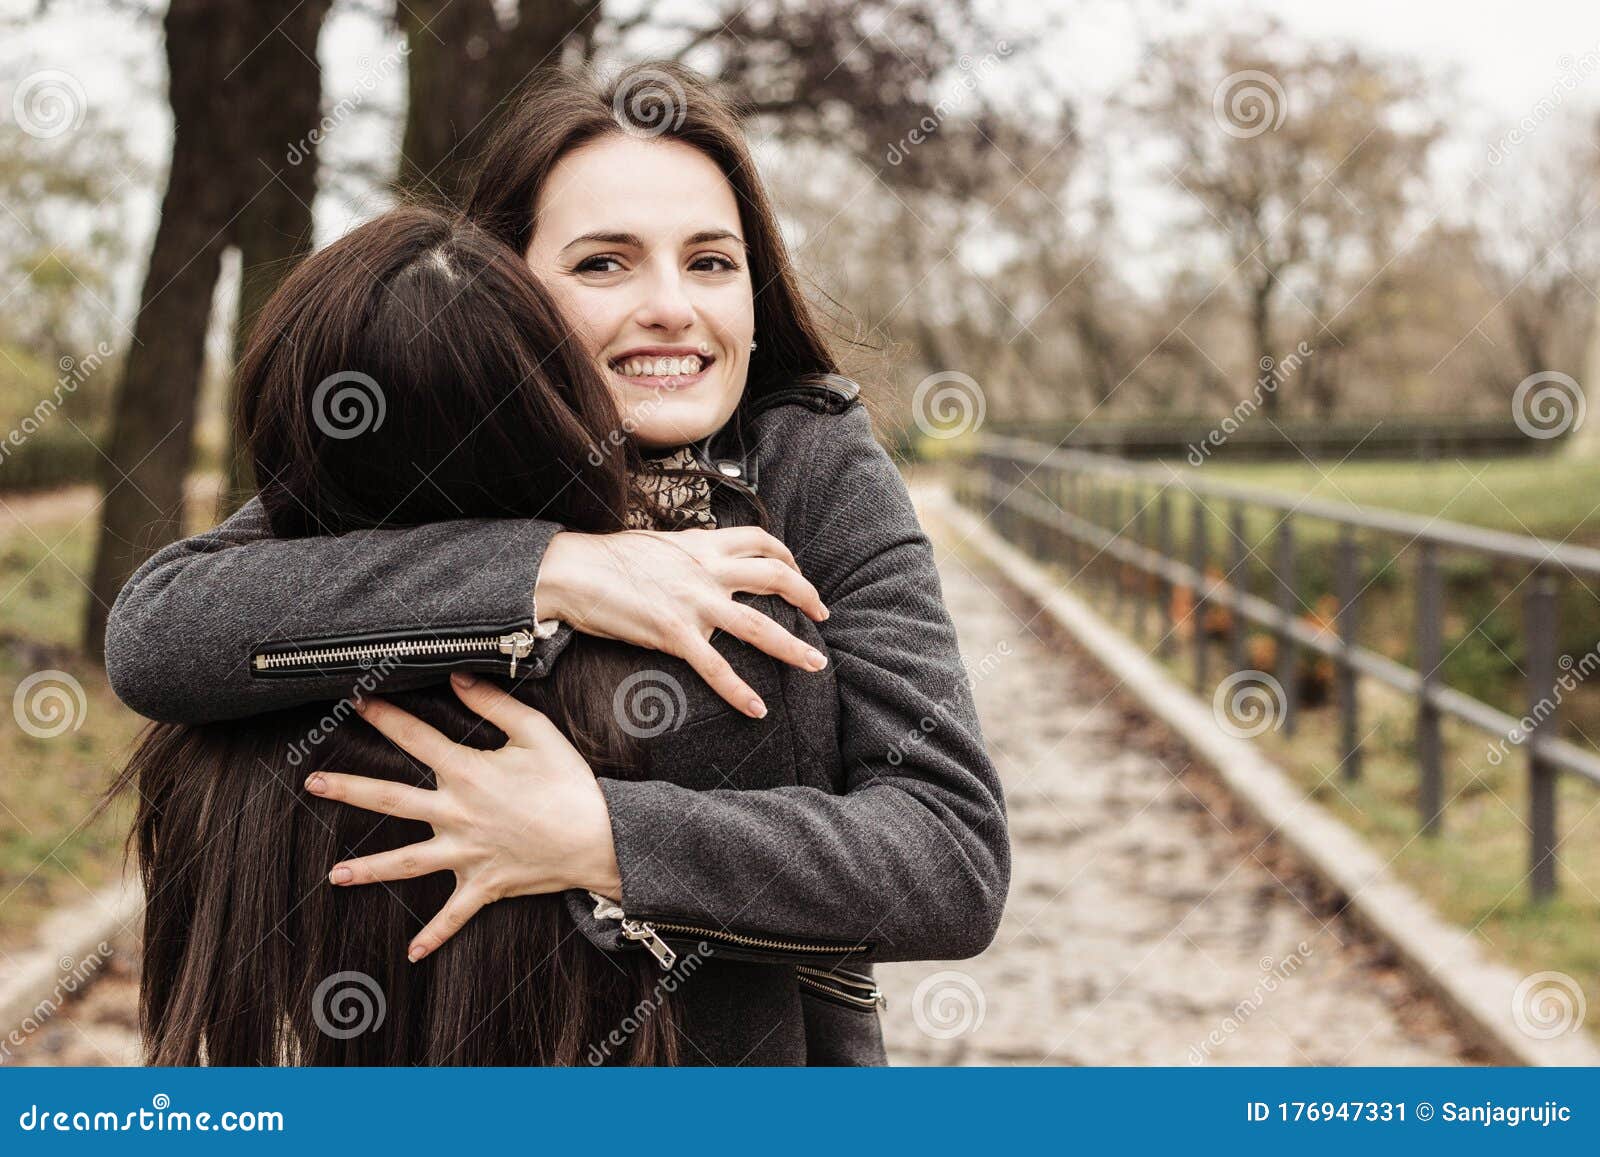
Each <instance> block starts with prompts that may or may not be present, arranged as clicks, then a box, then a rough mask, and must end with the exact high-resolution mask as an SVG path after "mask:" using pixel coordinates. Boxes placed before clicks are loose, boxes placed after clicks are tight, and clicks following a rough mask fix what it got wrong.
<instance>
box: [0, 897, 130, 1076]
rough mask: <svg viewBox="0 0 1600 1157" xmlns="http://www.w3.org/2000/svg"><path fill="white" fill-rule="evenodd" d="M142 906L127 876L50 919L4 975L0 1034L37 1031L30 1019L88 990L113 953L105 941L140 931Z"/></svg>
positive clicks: (51, 1012) (0, 991)
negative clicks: (29, 946) (130, 930)
mask: <svg viewBox="0 0 1600 1157" xmlns="http://www.w3.org/2000/svg"><path fill="white" fill-rule="evenodd" d="M143 904H144V897H143V895H142V893H141V891H140V889H139V886H138V884H137V883H136V882H134V881H132V880H126V879H125V880H122V881H121V882H119V883H116V884H113V885H111V886H109V887H107V888H104V889H102V890H101V891H99V892H97V893H95V894H94V895H93V896H91V897H90V898H89V899H88V900H86V901H84V902H83V903H82V904H79V905H77V906H76V907H74V908H68V909H64V910H62V911H58V912H53V913H51V914H50V915H49V916H48V917H46V918H45V920H44V922H43V923H42V924H40V926H39V930H38V932H37V934H36V936H35V941H36V943H35V945H34V947H32V948H29V949H26V950H24V951H22V952H19V953H16V954H14V955H13V956H12V958H11V959H12V966H10V967H7V969H6V970H5V973H4V975H0V1034H9V1033H12V1032H16V1031H23V1032H25V1033H27V1032H32V1031H33V1028H36V1027H37V1025H36V1024H35V1025H33V1026H32V1027H28V1025H27V1022H29V1021H37V1022H41V1023H42V1022H43V1021H44V1020H46V1019H48V1018H49V1017H50V1016H53V1015H54V1014H55V1012H56V1011H57V1009H58V1007H59V1005H60V1004H61V1003H63V1001H64V999H65V998H66V997H67V996H68V995H69V994H71V993H74V992H79V991H82V990H83V989H84V988H87V987H88V986H89V984H91V983H92V982H93V980H94V976H95V974H96V973H98V972H99V971H100V969H101V968H103V967H104V964H105V960H106V957H107V956H108V955H109V953H108V952H107V951H105V950H104V949H102V947H101V945H103V944H105V945H109V944H111V943H112V942H113V941H115V940H116V939H117V938H119V937H120V936H122V935H123V934H124V933H125V932H126V931H127V930H128V929H129V928H132V929H134V930H135V931H137V929H138V921H139V917H140V912H141V909H142V907H143ZM6 1039H7V1038H6V1037H4V1036H0V1044H4V1043H5V1040H6Z"/></svg>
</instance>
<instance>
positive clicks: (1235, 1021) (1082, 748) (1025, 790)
mask: <svg viewBox="0 0 1600 1157" xmlns="http://www.w3.org/2000/svg"><path fill="white" fill-rule="evenodd" d="M930 532H931V533H932V534H933V535H934V538H935V541H936V543H937V544H938V546H939V553H940V554H941V556H942V558H941V563H940V572H941V575H942V579H943V583H944V592H945V598H946V601H947V602H948V604H949V606H950V610H951V613H952V615H953V616H954V618H955V620H956V623H957V627H958V630H959V633H960V638H961V649H962V653H963V655H964V657H965V658H966V661H967V668H968V672H969V675H970V676H971V677H972V680H973V694H974V696H975V697H976V699H977V703H978V711H979V715H980V717H981V719H982V722H983V727H984V735H985V738H986V739H987V741H988V743H989V747H990V750H991V752H992V753H993V755H994V758H995V761H996V763H997V764H998V766H999V768H1000V771H1001V775H1002V777H1003V781H1004V784H1005V789H1006V797H1007V805H1008V808H1009V813H1010V823H1011V834H1012V847H1013V859H1014V866H1013V874H1012V885H1011V895H1010V899H1009V902H1008V905H1007V910H1006V915H1005V918H1004V920H1003V922H1002V924H1001V927H1000V932H999V935H998V936H997V938H996V940H995V943H994V944H993V945H992V946H991V947H990V949H989V950H988V951H987V952H985V953H984V954H983V955H982V956H981V957H979V958H978V959H976V960H970V961H963V962H953V963H949V964H928V963H915V964H896V965H887V966H884V967H883V968H881V969H880V970H879V976H880V983H881V985H882V987H883V989H884V991H885V993H886V994H887V996H888V999H889V1008H888V1011H887V1014H886V1020H885V1028H886V1032H887V1035H888V1038H889V1045H890V1055H891V1059H892V1060H893V1061H894V1062H896V1063H901V1064H918V1063H921V1064H929V1063H934V1064H1013V1063H1022V1064H1082V1065H1148V1064H1160V1065H1184V1064H1195V1063H1213V1064H1229V1065H1244V1064H1260V1065H1296V1064H1307V1065H1309V1064H1331V1065H1393V1064H1452V1063H1459V1062H1461V1061H1463V1060H1469V1059H1474V1058H1472V1057H1470V1056H1469V1055H1468V1054H1466V1053H1465V1052H1464V1049H1463V1046H1462V1044H1461V1042H1460V1041H1459V1040H1458V1038H1457V1037H1456V1035H1455V1033H1454V1032H1453V1031H1451V1029H1450V1028H1449V1027H1448V1025H1447V1023H1446V1022H1445V1021H1444V1019H1443V1017H1442V1015H1441V1014H1440V1012H1439V1010H1438V1009H1437V1007H1436V1006H1434V1005H1433V1004H1432V1002H1431V1001H1429V1000H1427V999H1425V998H1422V997H1420V996H1419V995H1418V994H1417V990H1416V989H1415V987H1414V986H1413V985H1412V984H1411V983H1410V982H1409V981H1408V980H1407V978H1406V977H1405V976H1404V974H1402V973H1400V972H1398V971H1397V970H1396V969H1394V968H1393V967H1392V966H1389V965H1387V964H1385V963H1384V961H1383V959H1382V957H1383V954H1382V952H1381V951H1379V950H1378V949H1377V948H1375V947H1374V946H1372V945H1370V944H1369V943H1367V942H1366V941H1364V940H1363V939H1362V938H1361V937H1360V936H1359V935H1358V934H1357V933H1356V932H1355V931H1354V930H1352V929H1351V928H1350V927H1349V926H1348V925H1346V924H1345V923H1344V922H1343V921H1341V920H1337V919H1336V920H1334V921H1333V922H1332V923H1329V922H1328V921H1329V918H1330V915H1331V912H1332V908H1331V906H1330V905H1329V903H1328V901H1327V900H1326V899H1319V898H1318V897H1317V896H1316V892H1317V888H1316V886H1315V885H1314V884H1313V883H1312V882H1310V881H1307V880H1304V879H1301V878H1299V877H1298V876H1297V875H1296V873H1295V869H1294V867H1293V865H1291V864H1287V863H1284V862H1282V859H1281V856H1276V855H1274V854H1273V853H1272V852H1271V850H1270V849H1269V848H1267V847H1264V846H1262V845H1261V844H1260V837H1259V833H1256V834H1251V833H1248V832H1245V831H1242V830H1241V831H1238V832H1235V831H1232V830H1229V828H1228V826H1227V825H1226V824H1225V823H1224V822H1223V821H1224V819H1226V818H1228V817H1227V812H1228V805H1227V802H1226V799H1225V798H1224V797H1222V796H1221V795H1220V793H1219V791H1218V790H1217V789H1216V787H1215V786H1214V784H1213V783H1212V782H1211V781H1210V780H1209V779H1208V777H1206V775H1205V774H1204V773H1203V771H1202V770H1200V769H1188V770H1186V768H1188V763H1189V760H1188V757H1187V755H1186V754H1185V753H1184V751H1183V750H1182V749H1181V747H1179V746H1178V745H1177V743H1176V741H1174V740H1173V739H1171V738H1170V736H1168V735H1167V734H1166V733H1165V732H1164V731H1163V730H1162V729H1161V728H1159V727H1157V726H1155V725H1154V724H1152V723H1151V722H1150V721H1149V720H1148V719H1147V718H1145V717H1143V716H1142V715H1141V714H1140V712H1139V711H1138V709H1137V707H1136V706H1135V705H1134V704H1133V703H1132V702H1131V701H1130V700H1125V699H1123V698H1122V697H1121V696H1120V695H1119V694H1116V693H1115V689H1114V686H1113V684H1112V683H1111V682H1110V681H1109V680H1108V679H1107V678H1106V677H1105V676H1104V675H1103V674H1102V673H1101V672H1100V670H1099V669H1098V668H1097V667H1096V666H1094V664H1093V663H1092V662H1090V661H1089V660H1088V659H1087V658H1086V657H1085V656H1084V655H1083V654H1082V653H1080V652H1078V651H1077V650H1076V649H1075V648H1073V647H1071V646H1070V645H1069V644H1068V643H1067V642H1065V641H1064V640H1063V639H1057V638H1041V637H1040V634H1043V633H1044V632H1045V630H1046V624H1045V621H1044V620H1042V619H1038V618H1034V617H1033V616H1032V614H1031V612H1030V611H1029V610H1028V609H1027V608H1020V609H1018V608H1017V607H1016V606H1013V605H1008V601H1010V600H1011V599H1012V596H1010V595H1009V594H1005V595H1003V594H1002V593H1001V592H1003V591H1005V588H1004V586H1003V584H1002V583H1001V581H1000V579H999V577H998V576H997V575H995V574H994V573H992V572H989V573H985V572H984V571H983V570H982V569H981V566H982V564H981V563H980V562H978V560H975V559H972V558H969V557H965V556H964V555H963V554H962V553H961V552H960V551H959V549H958V551H957V553H955V554H951V553H950V548H951V547H952V546H957V547H958V546H959V544H955V543H953V542H951V541H949V538H948V536H946V535H944V534H942V533H941V531H940V528H939V527H938V526H937V525H936V524H935V525H932V526H930ZM974 567H977V568H979V569H976V570H975V569H973V568H974ZM1036 631H1037V632H1039V634H1036V633H1035V632H1036ZM1175 773H1178V774H1175ZM980 1017H981V1020H980Z"/></svg>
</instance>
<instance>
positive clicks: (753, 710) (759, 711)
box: [750, 699, 767, 719]
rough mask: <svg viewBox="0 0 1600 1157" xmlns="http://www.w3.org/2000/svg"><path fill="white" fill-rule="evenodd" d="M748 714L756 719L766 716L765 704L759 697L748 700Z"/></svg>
mask: <svg viewBox="0 0 1600 1157" xmlns="http://www.w3.org/2000/svg"><path fill="white" fill-rule="evenodd" d="M750 714H751V715H753V716H755V717H756V718H757V719H765V718H766V717H767V705H766V704H765V703H763V702H761V700H759V699H752V700H750Z"/></svg>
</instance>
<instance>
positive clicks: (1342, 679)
mask: <svg viewBox="0 0 1600 1157" xmlns="http://www.w3.org/2000/svg"><path fill="white" fill-rule="evenodd" d="M1360 576H1361V556H1360V554H1359V548H1358V547H1357V546H1356V535H1355V528H1353V527H1351V526H1350V525H1348V524H1344V525H1341V526H1340V527H1339V555H1338V558H1337V559H1336V560H1335V569H1334V580H1333V581H1334V588H1335V590H1334V593H1335V596H1336V597H1337V598H1338V600H1339V647H1340V657H1339V735H1340V744H1339V747H1340V751H1341V753H1342V759H1341V763H1342V764H1343V765H1344V778H1345V779H1346V780H1351V781H1353V780H1357V779H1360V778H1361V732H1360V727H1361V716H1360V710H1359V708H1360V704H1359V702H1358V701H1357V699H1356V694H1357V687H1356V669H1355V666H1354V664H1352V663H1351V662H1350V653H1351V651H1353V650H1354V649H1355V648H1356V646H1357V645H1358V643H1359V641H1360V621H1359V618H1358V614H1357V610H1356V600H1357V598H1358V597H1359V592H1358V588H1359V586H1360Z"/></svg>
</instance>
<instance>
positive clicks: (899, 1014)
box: [16, 526, 1475, 1065]
mask: <svg viewBox="0 0 1600 1157" xmlns="http://www.w3.org/2000/svg"><path fill="white" fill-rule="evenodd" d="M931 529H932V530H933V531H934V533H935V537H936V539H938V540H940V543H941V554H945V553H947V552H946V550H945V549H944V548H945V547H947V546H949V545H951V544H950V543H948V542H945V541H943V538H942V536H941V535H940V534H939V529H938V527H937V526H934V527H932V528H931ZM971 565H975V564H974V563H973V560H970V559H963V558H962V557H960V556H959V555H950V556H949V557H946V558H944V560H943V561H942V563H941V573H942V575H943V581H944V589H945V596H946V598H947V600H948V602H949V604H950V608H951V611H952V613H953V614H954V616H955V619H956V622H957V624H958V626H959V629H960V635H961V645H962V650H963V652H964V654H965V655H966V658H967V662H968V668H969V671H970V672H971V673H972V674H973V679H974V694H975V695H976V697H977V701H978V708H979V712H980V714H981V716H982V719H983V725H984V731H985V736H986V738H987V739H988V742H989V745H990V748H991V750H992V751H993V753H994V756H995V759H996V761H997V763H998V764H999V766H1000V769H1001V773H1002V775H1003V776H1004V781H1005V785H1006V792H1007V800H1008V806H1009V809H1010V817H1011V832H1012V842H1013V849H1014V860H1015V864H1014V870H1013V879H1012V888H1011V896H1010V901H1009V905H1008V908H1007V913H1006V917H1005V920H1004V922H1003V924H1002V926H1001V929H1000V933H999V936H998V938H997V939H996V941H995V943H994V945H993V946H992V947H991V948H990V949H989V951H988V952H986V953H985V954H984V955H983V956H981V957H980V958H978V959H976V960H971V961H962V962H954V963H950V964H935V963H917V964H897V965H888V966H884V967H883V968H881V969H880V978H881V981H882V984H883V987H884V990H885V992H886V993H887V995H888V998H889V1008H888V1011H887V1013H886V1014H885V1028H886V1032H887V1035H888V1038H889V1043H890V1052H891V1058H892V1060H893V1061H894V1062H896V1063H899V1064H1017V1063H1020V1064H1086V1065H1096V1064H1101V1065H1104V1064H1110V1065H1140V1064H1163V1065H1183V1064H1192V1063H1201V1062H1203V1063H1219V1064H1234V1065H1237V1064H1264V1065H1278V1064H1284V1065H1296V1064H1307V1065H1309V1064H1335V1065H1338V1064H1344V1065H1392V1064H1450V1063H1457V1062H1460V1061H1463V1060H1472V1059H1475V1058H1473V1057H1472V1056H1471V1055H1470V1054H1468V1053H1467V1052H1466V1051H1465V1050H1464V1049H1463V1046H1462V1045H1461V1043H1460V1041H1459V1040H1458V1039H1457V1037H1456V1036H1455V1034H1454V1033H1453V1032H1452V1031H1451V1030H1450V1029H1449V1027H1448V1026H1447V1024H1446V1022H1445V1021H1444V1019H1443V1017H1442V1016H1441V1014H1440V1013H1439V1011H1438V1009H1437V1008H1436V1006H1434V1005H1433V1003H1432V1002H1431V1001H1429V1000H1427V999H1425V998H1423V997H1421V996H1419V995H1418V992H1417V989H1416V988H1415V986H1414V985H1413V984H1412V983H1411V982H1410V981H1409V980H1408V979H1407V978H1406V977H1405V975H1404V974H1403V973H1401V972H1399V971H1398V970H1397V969H1395V968H1394V967H1393V966H1392V965H1390V964H1388V963H1386V962H1385V960H1384V958H1383V953H1382V952H1381V951H1380V950H1378V949H1376V948H1375V947H1373V946H1372V945H1370V944H1369V943H1367V942H1366V941H1365V940H1363V939H1362V938H1361V937H1360V936H1358V935H1357V934H1356V933H1355V932H1354V931H1353V930H1352V929H1351V928H1349V927H1348V926H1347V925H1346V924H1345V923H1344V922H1343V921H1340V920H1337V919H1335V920H1333V921H1332V922H1331V923H1330V922H1329V920H1330V914H1331V911H1332V909H1331V906H1330V904H1329V901H1328V899H1327V898H1325V897H1319V896H1318V895H1317V888H1316V887H1315V886H1314V885H1313V884H1311V883H1310V882H1309V881H1307V880H1305V879H1303V878H1302V877H1300V876H1299V875H1297V874H1296V871H1295V868H1294V866H1293V865H1292V864H1289V863H1286V862H1284V861H1283V859H1282V857H1281V856H1278V855H1276V854H1275V853H1273V852H1272V851H1271V850H1270V849H1269V848H1267V847H1264V846H1262V845H1261V844H1260V842H1259V836H1258V835H1255V834H1251V833H1250V832H1248V831H1246V830H1240V831H1234V830H1230V828H1229V827H1228V825H1227V824H1226V823H1225V822H1224V820H1226V819H1228V818H1229V817H1228V815H1227V813H1228V807H1227V803H1226V800H1225V798H1223V797H1222V796H1221V795H1220V793H1219V792H1218V791H1217V789H1216V788H1215V786H1214V785H1213V783H1212V782H1211V781H1210V780H1209V779H1208V778H1207V777H1206V776H1205V775H1204V774H1203V773H1202V772H1201V771H1199V770H1198V769H1192V768H1189V767H1188V759H1187V757H1186V755H1185V753H1184V752H1183V750H1182V749H1181V748H1180V747H1179V746H1178V745H1177V744H1176V742H1175V741H1174V740H1172V739H1171V737H1170V736H1169V735H1167V734H1166V733H1165V732H1164V731H1163V730H1162V729H1160V728H1159V727H1157V726H1155V725H1153V724H1152V723H1151V722H1150V721H1149V720H1148V719H1147V718H1145V717H1144V716H1143V715H1141V714H1140V712H1139V711H1138V709H1137V708H1136V707H1135V706H1134V705H1133V704H1132V703H1131V702H1130V701H1126V700H1124V699H1122V698H1121V697H1120V696H1119V695H1117V694H1115V693H1114V688H1113V686H1112V685H1111V684H1110V682H1109V681H1108V680H1107V679H1106V678H1105V677H1104V676H1103V675H1102V674H1101V673H1100V671H1099V669H1098V668H1097V667H1095V666H1094V665H1093V663H1091V662H1090V661H1089V660H1088V659H1087V658H1086V657H1085V656H1083V655H1082V654H1081V653H1079V652H1077V651H1076V650H1074V649H1073V648H1072V647H1071V646H1070V645H1069V644H1067V643H1066V642H1065V641H1063V640H1060V639H1055V638H1044V637H1040V635H1039V634H1036V633H1035V632H1036V631H1037V632H1043V631H1044V625H1043V622H1042V620H1038V619H1034V618H1032V617H1031V616H1030V614H1029V612H1028V610H1027V609H1026V608H1022V609H1020V610H1019V609H1018V608H1017V607H1015V606H1012V605H1008V601H1007V597H1002V595H1001V594H1000V593H997V592H999V591H1000V590H1001V589H1002V587H1001V584H1000V582H999V579H998V577H997V576H996V575H994V574H992V573H983V572H981V571H974V570H972V569H969V566H971ZM1008 597H1009V596H1008ZM135 954H136V949H135V948H134V946H132V945H122V946H119V950H118V952H117V954H116V956H115V958H114V960H113V964H112V968H111V970H110V973H109V975H108V976H107V977H106V978H105V980H104V981H102V982H101V983H100V984H97V985H96V986H94V987H93V988H91V989H90V990H89V991H88V992H87V993H86V994H85V995H84V997H83V999H82V1000H81V1001H80V1002H79V1003H78V1004H76V1005H71V1006H68V1008H66V1009H64V1010H63V1011H62V1012H61V1013H59V1014H57V1015H56V1016H55V1017H53V1018H51V1020H50V1021H49V1022H48V1023H47V1024H46V1025H45V1026H44V1028H43V1029H41V1030H40V1031H39V1032H37V1033H35V1034H34V1035H33V1038H32V1039H30V1041H29V1043H28V1047H26V1048H25V1049H23V1050H20V1051H19V1055H18V1057H17V1058H16V1059H17V1060H18V1061H20V1062H22V1063H43V1064H105V1063H129V1062H130V1061H131V1060H133V1059H134V1058H135V1057H136V1056H137V1042H136V1040H135V1037H134V1034H133V1027H134V1022H133V1004H134V1000H135V989H134V985H133V983H132V979H131V976H130V974H129V971H128V970H129V969H130V968H131V967H132V966H133V965H134V964H135Z"/></svg>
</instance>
